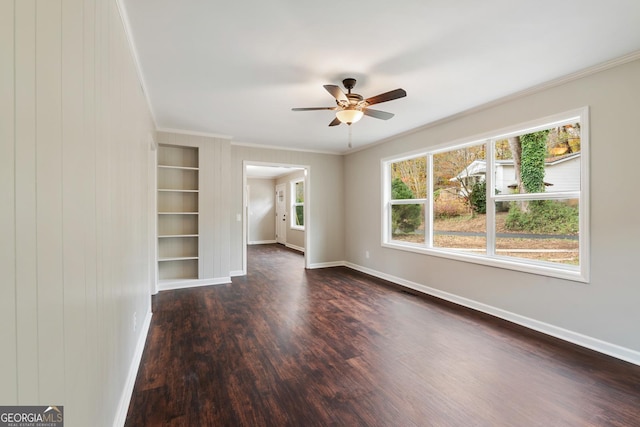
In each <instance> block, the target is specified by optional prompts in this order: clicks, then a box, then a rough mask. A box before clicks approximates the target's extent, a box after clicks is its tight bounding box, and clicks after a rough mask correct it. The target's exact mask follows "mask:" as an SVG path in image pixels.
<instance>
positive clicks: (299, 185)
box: [291, 179, 304, 230]
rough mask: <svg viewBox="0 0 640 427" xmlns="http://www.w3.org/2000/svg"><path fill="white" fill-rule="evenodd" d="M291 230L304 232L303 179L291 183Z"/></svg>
mask: <svg viewBox="0 0 640 427" xmlns="http://www.w3.org/2000/svg"><path fill="white" fill-rule="evenodd" d="M291 194H292V195H293V197H292V206H291V228H295V229H300V230H304V179H300V180H297V181H292V182H291Z"/></svg>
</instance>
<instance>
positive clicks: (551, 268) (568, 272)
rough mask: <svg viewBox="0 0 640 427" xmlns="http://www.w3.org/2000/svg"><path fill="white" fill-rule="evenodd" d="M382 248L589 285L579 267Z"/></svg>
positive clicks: (441, 251) (401, 247)
mask: <svg viewBox="0 0 640 427" xmlns="http://www.w3.org/2000/svg"><path fill="white" fill-rule="evenodd" d="M382 247H385V248H390V249H398V250H401V251H407V252H414V253H418V254H423V255H428V256H436V257H440V258H447V259H453V260H456V261H462V262H470V263H474V264H480V265H486V266H490V267H497V268H503V269H506V270H515V271H521V272H523V273H530V274H537V275H540V276H547V277H555V278H558V279H564V280H571V281H574V282H581V283H589V278H588V274H587V273H586V272H584V271H581V269H580V268H579V267H574V266H568V265H567V266H564V265H558V266H555V265H550V264H547V263H544V264H543V263H538V262H534V261H532V262H527V261H522V260H516V259H513V258H507V257H501V256H499V255H497V256H492V257H490V256H486V255H474V254H472V253H468V254H467V253H463V252H458V251H452V250H447V249H434V248H426V247H424V246H420V245H411V244H402V243H395V242H383V243H382Z"/></svg>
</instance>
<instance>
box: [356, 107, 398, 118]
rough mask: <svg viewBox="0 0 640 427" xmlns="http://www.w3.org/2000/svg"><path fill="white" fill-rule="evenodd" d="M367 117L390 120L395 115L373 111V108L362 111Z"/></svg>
mask: <svg viewBox="0 0 640 427" xmlns="http://www.w3.org/2000/svg"><path fill="white" fill-rule="evenodd" d="M362 112H363V113H364V115H365V116H369V117H374V118H376V119H382V120H389V119H390V118H391V117H393V116H394V114H393V113H387V112H386V111H380V110H372V109H371V108H365V109H364V110H362Z"/></svg>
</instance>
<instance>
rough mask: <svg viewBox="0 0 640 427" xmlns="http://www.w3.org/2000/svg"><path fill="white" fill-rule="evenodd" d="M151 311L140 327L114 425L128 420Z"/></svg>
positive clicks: (122, 423)
mask: <svg viewBox="0 0 640 427" xmlns="http://www.w3.org/2000/svg"><path fill="white" fill-rule="evenodd" d="M151 316H153V313H152V312H151V311H149V312H147V315H146V316H145V317H144V323H143V324H142V325H141V326H142V328H140V335H138V342H137V343H136V349H135V351H134V352H133V357H132V359H131V365H129V372H128V374H127V379H126V382H125V384H124V389H123V390H122V394H121V395H120V402H119V403H118V410H117V412H116V417H115V419H114V420H113V426H114V427H122V426H124V422H125V421H126V420H127V412H128V411H129V403H130V402H131V395H132V394H133V386H134V385H135V384H136V377H137V376H138V368H139V367H140V361H141V360H142V353H143V352H144V344H145V343H146V341H147V335H148V334H149V327H150V326H151Z"/></svg>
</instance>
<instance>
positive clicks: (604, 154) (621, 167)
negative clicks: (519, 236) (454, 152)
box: [344, 60, 640, 363]
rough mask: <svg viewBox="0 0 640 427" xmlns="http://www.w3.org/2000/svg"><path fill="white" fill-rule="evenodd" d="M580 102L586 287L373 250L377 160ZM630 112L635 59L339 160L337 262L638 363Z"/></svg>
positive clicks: (637, 143)
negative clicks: (585, 111) (584, 127)
mask: <svg viewBox="0 0 640 427" xmlns="http://www.w3.org/2000/svg"><path fill="white" fill-rule="evenodd" d="M586 105H588V106H590V115H591V120H590V123H591V212H590V214H591V229H590V231H591V260H590V261H589V260H583V261H584V262H590V263H591V283H589V284H584V283H578V282H572V281H567V280H561V279H554V278H550V277H542V276H537V275H533V274H526V273H520V272H516V271H510V270H504V269H499V268H493V267H488V266H481V265H477V264H471V263H465V262H461V261H454V260H449V259H444V258H438V257H434V256H428V255H423V254H417V253H411V252H405V251H399V250H394V249H391V248H383V247H381V244H380V242H381V233H380V227H381V222H380V221H381V219H380V216H381V191H380V183H381V177H380V159H382V158H385V157H388V156H393V155H396V154H400V153H404V152H409V151H412V150H416V149H419V148H422V147H429V146H432V145H435V144H439V143H443V142H446V141H455V140H457V139H461V138H467V137H472V136H474V135H479V134H483V133H485V132H489V131H493V130H497V129H501V128H503V127H507V126H511V125H516V124H518V123H523V122H526V121H529V120H533V119H538V118H543V117H545V116H548V115H551V114H555V113H560V112H563V111H568V110H571V109H575V108H580V107H583V106H586ZM639 116H640V61H638V60H637V61H634V62H630V63H626V64H623V65H619V66H617V67H615V68H612V69H608V70H605V71H601V72H599V73H597V74H593V75H590V76H587V77H583V78H580V79H577V80H574V81H570V82H566V83H563V84H559V85H557V86H554V87H550V88H547V89H544V90H541V91H538V92H535V93H531V94H529V95H527V96H522V97H519V98H517V99H512V100H508V101H506V102H504V103H502V104H498V105H494V106H490V107H487V108H486V109H483V110H480V111H477V112H473V113H469V114H466V115H462V116H460V117H457V118H454V119H452V120H450V121H447V122H443V123H440V124H436V125H434V126H431V127H427V128H425V129H422V130H420V131H417V132H415V133H412V134H408V135H405V136H401V137H398V138H396V139H394V140H391V141H388V142H385V143H382V144H380V145H377V146H375V147H372V148H370V149H367V150H364V151H360V152H357V153H353V154H351V155H349V156H347V158H346V159H345V180H344V182H345V187H346V193H345V196H346V197H345V200H346V202H345V212H346V213H347V214H346V217H345V221H346V223H345V230H346V239H345V242H346V243H345V244H346V260H347V261H348V262H351V263H353V264H354V265H356V266H360V267H363V268H366V269H370V270H371V271H375V272H379V273H383V274H386V275H390V276H393V277H396V278H400V279H402V280H405V281H409V282H411V283H416V284H419V285H422V286H427V287H430V288H432V289H435V290H436V291H437V292H446V293H448V294H450V295H453V296H455V297H457V298H458V299H467V301H468V302H470V303H472V304H485V305H487V306H489V307H493V308H496V309H498V310H503V311H504V312H505V313H512V314H516V315H517V316H522V317H523V318H527V319H532V320H533V321H535V322H537V325H550V326H551V328H552V329H555V330H556V331H560V332H561V331H562V330H567V331H569V334H568V335H571V336H573V337H574V338H576V337H577V338H581V337H582V338H584V339H585V341H586V342H590V343H592V344H594V346H601V347H602V348H605V349H608V350H609V351H610V353H615V352H618V353H620V355H622V356H625V357H626V358H627V360H631V359H633V360H635V361H636V363H640V333H638V325H640V307H639V302H640V286H639V285H638V283H639V281H638V270H637V263H638V259H640V249H639V246H638V242H640V222H638V221H637V216H638V212H639V211H640V198H638V197H636V196H635V195H634V194H630V193H629V186H628V185H626V183H629V181H630V179H631V178H630V177H631V176H632V174H633V171H635V170H637V163H638V159H640V134H638V132H635V131H634V129H635V126H634V124H635V122H636V121H637V120H638V117H639ZM365 250H368V251H369V252H370V254H371V257H370V258H369V259H366V258H365ZM618 346H620V347H618Z"/></svg>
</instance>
